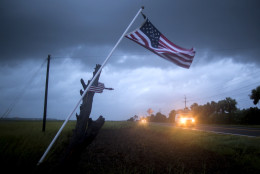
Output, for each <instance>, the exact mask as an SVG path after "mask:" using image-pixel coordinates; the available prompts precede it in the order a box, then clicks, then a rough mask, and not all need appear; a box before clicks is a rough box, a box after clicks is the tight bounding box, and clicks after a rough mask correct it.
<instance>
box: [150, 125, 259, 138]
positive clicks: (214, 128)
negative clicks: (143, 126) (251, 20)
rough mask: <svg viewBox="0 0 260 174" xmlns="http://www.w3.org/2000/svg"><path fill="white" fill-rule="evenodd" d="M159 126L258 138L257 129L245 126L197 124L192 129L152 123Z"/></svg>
mask: <svg viewBox="0 0 260 174" xmlns="http://www.w3.org/2000/svg"><path fill="white" fill-rule="evenodd" d="M152 124H157V125H161V126H170V127H179V128H181V129H189V130H194V131H205V132H212V133H217V134H229V135H238V136H247V137H260V128H257V127H245V126H239V125H237V126H235V125H203V124H199V125H196V126H192V127H186V126H184V127H180V126H176V125H174V124H170V123H152Z"/></svg>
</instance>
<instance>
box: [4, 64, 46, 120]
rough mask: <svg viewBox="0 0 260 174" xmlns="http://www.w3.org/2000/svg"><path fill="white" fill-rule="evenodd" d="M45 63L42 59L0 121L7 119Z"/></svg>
mask: <svg viewBox="0 0 260 174" xmlns="http://www.w3.org/2000/svg"><path fill="white" fill-rule="evenodd" d="M46 61H47V59H44V60H43V62H42V64H41V65H40V66H39V67H38V68H37V69H36V71H35V72H34V73H33V75H32V76H31V78H29V80H28V81H27V83H26V84H25V86H24V88H23V89H22V90H21V91H20V92H19V93H18V95H17V96H16V97H14V100H13V102H12V103H11V104H10V105H9V107H8V108H7V109H6V111H5V112H4V114H3V115H2V116H1V119H3V118H6V117H8V115H9V114H10V112H11V111H12V110H13V108H14V107H15V105H16V104H17V103H18V102H19V100H20V99H21V98H22V96H23V95H24V93H25V92H26V90H27V88H28V87H29V86H30V85H31V83H32V82H33V80H34V79H35V77H36V75H38V73H39V71H40V70H41V69H42V67H43V65H44V64H45V62H46Z"/></svg>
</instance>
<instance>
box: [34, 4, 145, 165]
mask: <svg viewBox="0 0 260 174" xmlns="http://www.w3.org/2000/svg"><path fill="white" fill-rule="evenodd" d="M143 9H144V7H141V8H140V10H139V11H138V12H137V14H136V15H135V17H134V19H133V20H132V22H131V23H130V24H129V25H128V27H127V28H126V30H125V32H124V33H123V34H122V36H121V37H120V38H119V40H118V41H117V43H116V45H115V46H114V48H113V49H112V50H111V51H110V53H109V54H108V56H107V58H106V59H105V61H104V62H103V64H102V65H101V67H100V68H99V70H98V72H97V73H96V75H95V76H94V77H93V78H92V80H91V81H90V83H89V85H88V87H87V88H86V90H85V91H84V93H83V94H82V96H81V98H80V100H79V101H78V103H77V104H76V106H75V108H74V109H73V110H72V112H71V113H70V114H69V115H68V116H67V118H66V120H65V121H64V123H63V124H62V126H61V128H60V129H59V131H58V132H57V134H56V135H55V137H54V138H53V140H52V141H51V143H50V144H49V146H48V147H47V149H46V150H45V152H44V154H43V155H42V157H41V159H40V160H39V161H38V163H37V165H40V164H41V163H42V161H43V160H44V158H45V157H46V155H47V154H48V152H49V151H50V149H51V147H52V146H53V144H54V142H55V141H56V140H57V138H58V136H59V135H60V133H61V131H62V129H63V128H64V127H65V125H66V124H67V122H68V121H69V119H70V117H71V116H72V115H73V113H74V112H75V111H76V109H77V108H78V106H79V104H80V102H81V100H82V99H83V97H84V96H85V95H86V93H87V91H88V90H89V88H90V87H91V85H92V84H93V82H94V81H95V79H96V78H97V76H98V75H99V74H100V72H101V70H102V69H103V67H104V66H105V65H106V63H107V61H108V59H109V58H110V57H111V55H112V54H113V52H114V51H115V49H116V47H117V46H118V45H119V43H120V42H121V41H122V39H123V37H124V36H125V35H126V33H127V31H128V30H129V28H130V27H131V25H132V24H133V23H134V21H135V20H136V18H137V17H138V15H139V14H140V13H141V12H142V10H143Z"/></svg>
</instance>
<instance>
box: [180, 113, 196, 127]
mask: <svg viewBox="0 0 260 174" xmlns="http://www.w3.org/2000/svg"><path fill="white" fill-rule="evenodd" d="M175 123H176V125H177V126H194V125H195V124H196V120H195V118H194V116H193V115H192V114H191V113H181V114H176V116H175Z"/></svg>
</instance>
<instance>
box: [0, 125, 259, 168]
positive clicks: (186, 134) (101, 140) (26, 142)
mask: <svg viewBox="0 0 260 174" xmlns="http://www.w3.org/2000/svg"><path fill="white" fill-rule="evenodd" d="M61 124H62V122H60V121H49V122H47V127H46V132H45V133H42V132H41V127H42V123H41V122H40V121H39V122H38V121H1V122H0V160H1V161H0V162H1V163H0V164H1V166H0V167H1V169H2V171H3V170H5V169H7V170H8V173H10V172H11V173H13V172H16V173H18V172H19V173H22V172H26V173H63V172H65V173H68V172H70V173H260V138H247V137H239V136H231V135H219V134H213V133H206V132H198V131H191V130H183V129H180V128H174V127H163V126H155V125H148V124H147V125H141V124H138V123H132V122H106V123H105V125H104V126H103V128H102V129H101V131H100V133H99V135H98V136H97V137H96V139H95V140H94V141H93V143H92V144H91V145H90V146H89V147H87V148H86V150H85V151H84V152H83V153H82V155H81V159H80V161H79V163H77V164H72V165H70V166H66V167H64V166H63V168H61V166H59V160H60V158H61V156H62V154H63V152H64V149H65V147H66V145H68V142H69V137H70V136H71V134H72V130H73V128H74V126H75V122H73V121H71V122H69V123H68V125H67V126H66V127H65V129H64V131H63V132H62V134H61V136H60V137H59V138H58V140H57V142H56V143H55V145H54V147H53V148H52V150H51V151H50V154H49V155H48V156H47V158H46V160H45V161H44V163H43V164H42V165H41V166H39V167H37V166H36V164H37V162H38V160H39V159H40V157H41V155H42V154H43V152H44V150H45V149H46V147H47V146H48V144H49V143H50V141H51V140H52V138H53V137H54V135H55V134H56V132H57V131H58V129H59V127H60V126H61ZM62 169H63V170H62Z"/></svg>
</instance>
